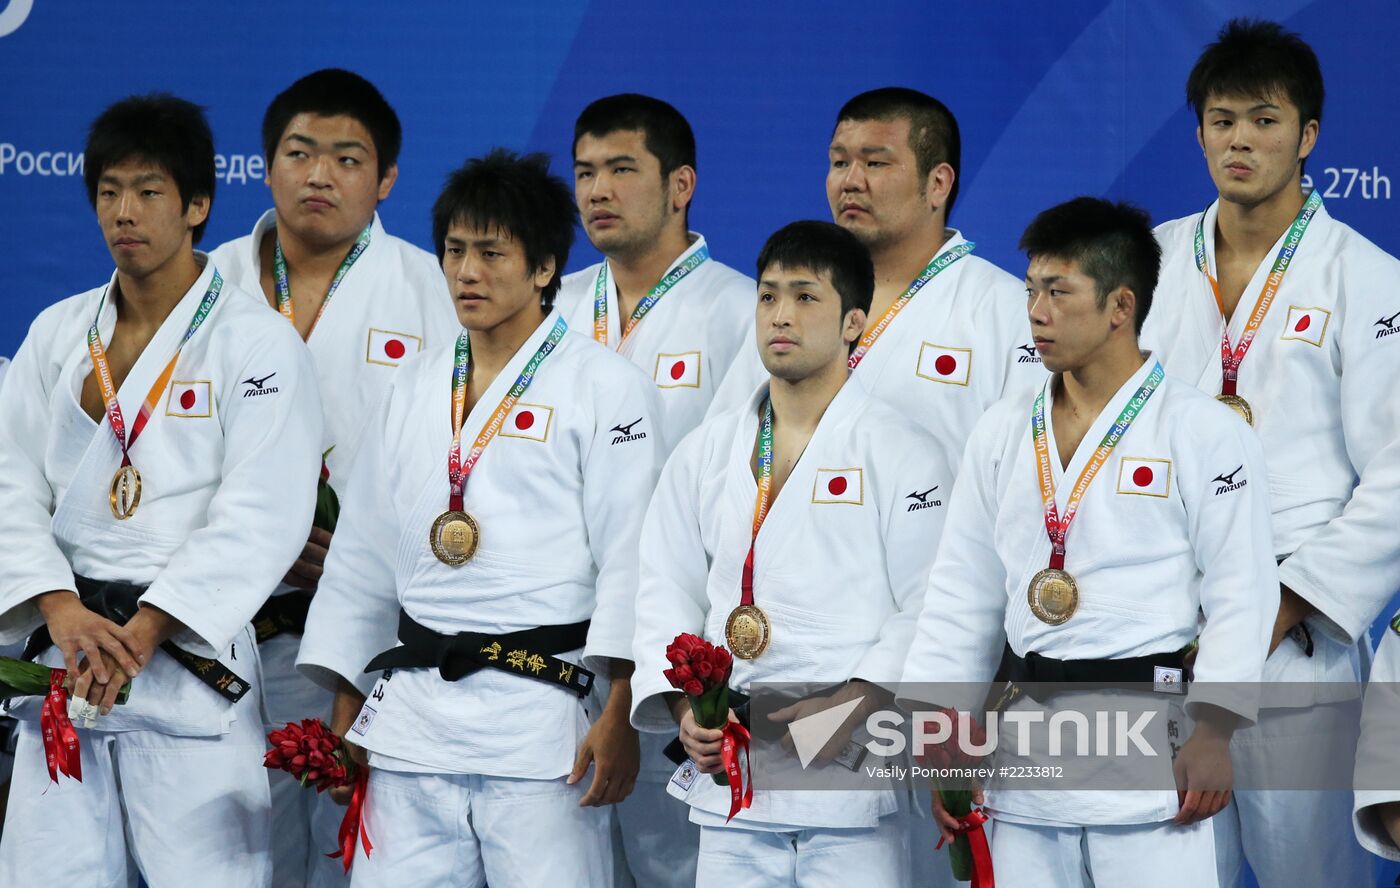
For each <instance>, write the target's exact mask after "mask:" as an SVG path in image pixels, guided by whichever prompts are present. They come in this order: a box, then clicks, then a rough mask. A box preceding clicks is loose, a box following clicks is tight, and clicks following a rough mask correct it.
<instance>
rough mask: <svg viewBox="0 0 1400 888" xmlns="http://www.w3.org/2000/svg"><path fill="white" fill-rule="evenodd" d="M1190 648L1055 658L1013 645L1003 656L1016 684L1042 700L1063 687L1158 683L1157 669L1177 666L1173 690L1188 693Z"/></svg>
mask: <svg viewBox="0 0 1400 888" xmlns="http://www.w3.org/2000/svg"><path fill="white" fill-rule="evenodd" d="M1190 650H1191V646H1190V645H1187V646H1186V647H1184V648H1182V649H1181V650H1177V651H1169V652H1165V653H1160V654H1148V655H1147V656H1145V657H1124V658H1122V659H1116V660H1055V659H1052V658H1050V657H1043V656H1041V655H1040V654H1037V653H1036V652H1035V651H1031V652H1029V653H1027V654H1026V655H1025V656H1024V657H1018V656H1017V655H1016V653H1015V652H1014V651H1012V650H1011V647H1010V645H1008V646H1007V648H1006V653H1005V655H1004V657H1003V659H1002V666H1003V667H1004V669H1005V674H1006V679H1007V681H1009V682H1010V683H1011V685H1012V687H1013V688H1015V689H1019V690H1023V691H1025V693H1026V694H1028V695H1029V696H1030V697H1031V699H1033V700H1035V701H1036V702H1037V703H1043V702H1045V700H1046V699H1048V698H1049V697H1050V696H1051V695H1053V694H1054V693H1056V692H1057V691H1062V690H1087V689H1088V688H1086V687H1084V686H1086V685H1087V686H1089V687H1090V688H1120V687H1132V686H1134V685H1146V686H1148V687H1152V686H1154V685H1156V684H1157V669H1158V668H1165V669H1175V670H1179V672H1180V686H1179V689H1177V690H1173V691H1172V693H1185V692H1186V684H1187V682H1188V680H1189V678H1190V676H1189V674H1188V670H1187V669H1186V654H1187V652H1188V651H1190ZM1060 684H1073V685H1075V687H1073V688H1056V687H1049V686H1050V685H1060Z"/></svg>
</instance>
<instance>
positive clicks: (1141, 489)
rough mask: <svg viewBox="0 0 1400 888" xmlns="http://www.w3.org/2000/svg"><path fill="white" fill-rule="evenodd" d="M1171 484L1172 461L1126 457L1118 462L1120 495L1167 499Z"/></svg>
mask: <svg viewBox="0 0 1400 888" xmlns="http://www.w3.org/2000/svg"><path fill="white" fill-rule="evenodd" d="M1171 483H1172V461H1171V460H1169V459H1150V458H1147V459H1136V458H1134V457H1128V456H1125V457H1123V458H1122V459H1121V460H1119V461H1118V492H1119V493H1135V494H1138V495H1140V496H1161V497H1165V496H1167V495H1168V494H1169V492H1170V490H1171Z"/></svg>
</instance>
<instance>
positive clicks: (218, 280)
mask: <svg viewBox="0 0 1400 888" xmlns="http://www.w3.org/2000/svg"><path fill="white" fill-rule="evenodd" d="M223 288H224V279H223V278H222V277H220V275H219V272H218V271H217V270H216V271H215V272H214V279H213V280H212V281H210V282H209V289H208V290H206V291H205V292H204V298H203V299H201V300H200V302H199V307H198V308H196V309H195V311H194V317H193V318H191V319H190V326H189V328H188V329H186V330H185V337H184V338H183V339H181V340H180V345H179V346H178V347H177V348H176V349H175V354H173V355H171V356H170V361H169V363H167V364H166V365H165V369H164V370H162V371H161V372H160V376H158V377H156V381H155V384H154V385H152V386H151V390H150V391H149V392H147V393H146V400H145V401H143V402H142V403H141V412H140V413H138V414H137V415H136V422H134V423H132V424H131V437H130V438H128V437H127V435H126V420H125V419H123V418H122V405H121V404H120V403H119V402H118V401H117V387H116V385H114V384H113V383H112V368H111V366H110V365H109V364H108V363H107V350H106V349H105V348H103V347H102V334H101V333H100V332H98V329H97V321H98V319H100V318H101V317H102V308H103V306H104V305H105V304H106V302H107V294H106V293H103V294H102V302H100V303H98V306H97V317H96V318H94V319H93V321H92V326H91V327H89V328H88V353H89V354H91V355H92V370H93V373H95V374H96V375H97V385H98V388H99V389H100V390H101V392H102V402H103V403H104V404H105V405H106V408H107V424H108V425H110V426H111V427H112V434H114V435H116V436H117V446H118V447H120V448H121V449H122V467H123V468H125V467H126V466H129V465H131V452H130V451H131V448H132V447H134V446H136V439H137V438H138V437H140V435H141V431H142V430H143V429H145V428H146V422H147V420H149V419H150V418H151V411H152V410H154V409H155V407H156V404H157V403H158V402H159V401H160V396H161V395H162V394H164V392H165V387H166V386H167V385H169V384H170V377H171V376H172V375H173V374H174V373H175V362H176V361H178V360H180V352H181V351H182V350H183V349H184V347H185V343H187V342H189V341H190V337H191V336H193V335H194V334H195V331H196V330H198V329H199V328H200V326H201V325H202V324H203V323H204V319H205V318H207V317H209V312H210V311H212V310H213V308H214V303H215V302H217V301H219V292H220V291H221V290H223Z"/></svg>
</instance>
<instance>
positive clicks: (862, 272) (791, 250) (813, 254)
mask: <svg viewBox="0 0 1400 888" xmlns="http://www.w3.org/2000/svg"><path fill="white" fill-rule="evenodd" d="M774 265H777V266H779V267H781V268H786V269H788V270H792V269H795V268H803V269H806V270H808V271H810V272H812V273H813V274H826V275H827V276H828V277H830V278H831V285H832V286H833V287H835V288H836V292H837V293H838V294H839V295H840V296H841V317H843V318H844V317H845V316H846V313H847V312H849V311H850V310H851V309H853V308H858V309H860V310H861V311H863V312H865V313H867V314H869V312H870V302H871V300H872V299H873V298H874V296H875V265H874V263H873V262H871V261H870V251H869V250H867V249H866V248H865V244H863V243H861V242H860V240H859V239H857V238H856V236H855V235H854V234H851V233H850V232H849V231H847V230H846V229H844V228H842V227H841V226H840V225H836V224H834V223H831V222H818V221H816V220H814V219H808V220H804V221H801V222H790V223H788V224H787V225H784V226H783V227H782V228H779V229H778V230H777V231H775V232H773V235H772V236H771V237H769V238H768V242H767V243H765V244H764V245H763V249H762V250H760V251H759V254H758V265H757V276H758V278H759V280H760V281H761V280H762V279H763V273H764V272H765V271H767V270H768V269H769V268H771V267H772V266H774ZM851 347H852V348H854V347H855V343H851Z"/></svg>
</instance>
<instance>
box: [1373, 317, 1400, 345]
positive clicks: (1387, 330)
mask: <svg viewBox="0 0 1400 888" xmlns="http://www.w3.org/2000/svg"><path fill="white" fill-rule="evenodd" d="M1396 318H1400V311H1397V312H1396V313H1395V314H1393V315H1391V316H1390V317H1388V318H1381V319H1380V320H1378V321H1376V323H1375V326H1377V327H1380V328H1381V329H1379V330H1377V331H1376V338H1377V339H1380V338H1381V337H1384V336H1391V335H1393V334H1395V333H1400V327H1397V326H1395V319H1396Z"/></svg>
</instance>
